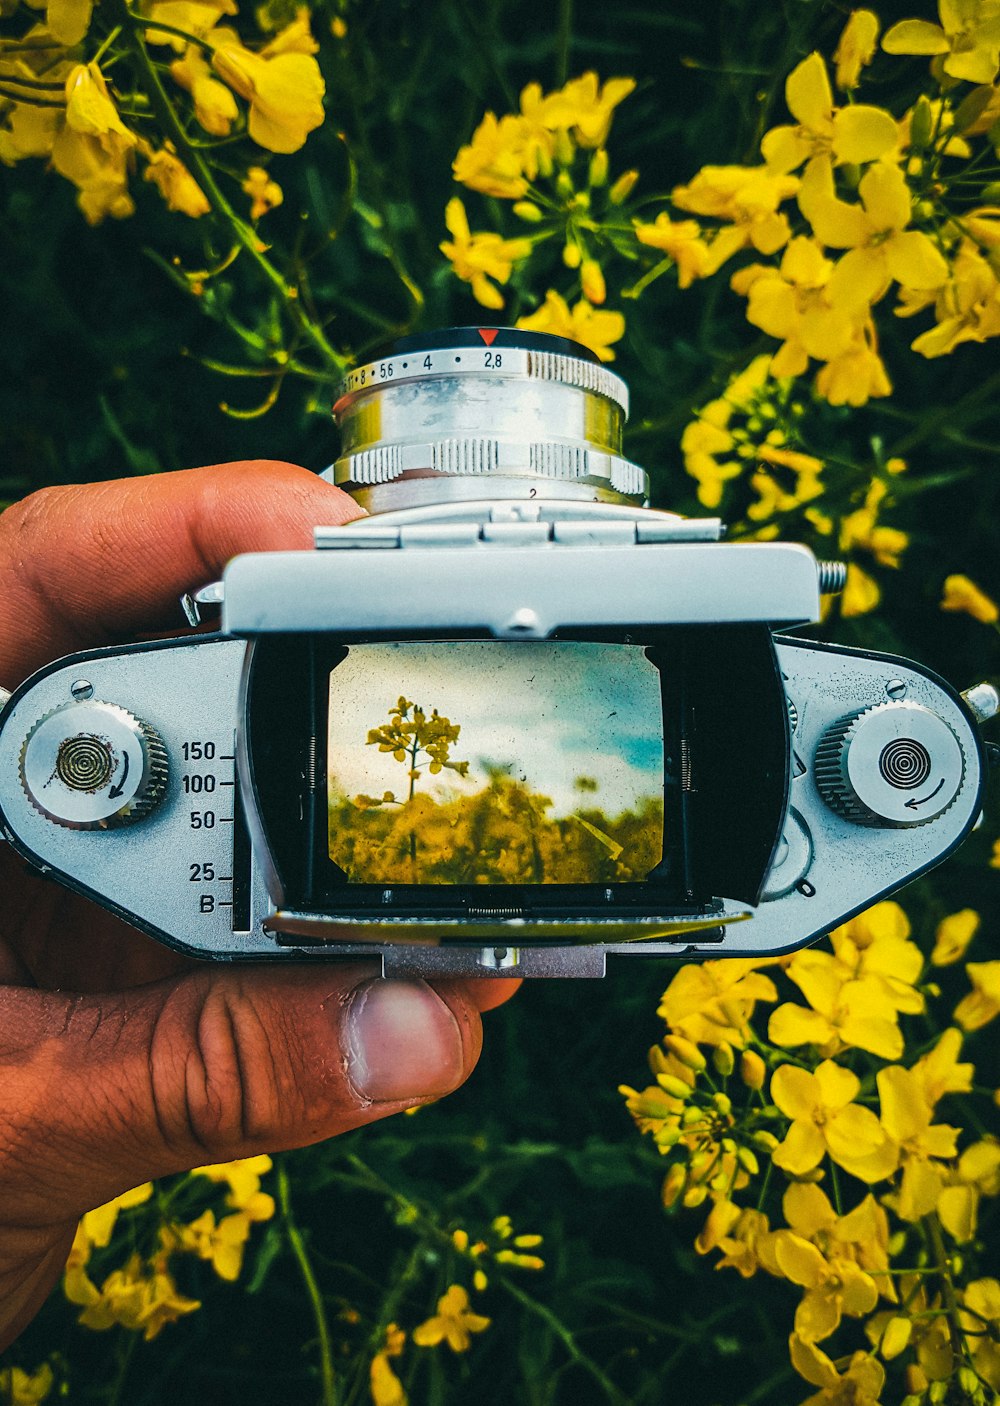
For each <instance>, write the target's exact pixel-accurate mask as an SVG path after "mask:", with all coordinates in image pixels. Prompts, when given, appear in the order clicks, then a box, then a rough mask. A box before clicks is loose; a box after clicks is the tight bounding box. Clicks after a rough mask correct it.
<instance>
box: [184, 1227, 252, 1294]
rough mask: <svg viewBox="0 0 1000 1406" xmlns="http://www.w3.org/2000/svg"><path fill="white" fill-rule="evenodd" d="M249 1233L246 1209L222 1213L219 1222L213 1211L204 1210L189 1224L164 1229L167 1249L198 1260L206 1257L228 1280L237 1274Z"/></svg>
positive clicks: (237, 1275) (238, 1275) (221, 1276)
mask: <svg viewBox="0 0 1000 1406" xmlns="http://www.w3.org/2000/svg"><path fill="white" fill-rule="evenodd" d="M249 1236H250V1217H249V1216H248V1215H247V1214H246V1212H245V1211H236V1212H234V1214H233V1215H231V1216H223V1218H222V1220H220V1221H219V1223H218V1225H216V1223H215V1216H214V1215H213V1213H212V1212H211V1211H205V1212H204V1213H203V1214H202V1215H200V1216H199V1217H198V1219H197V1220H195V1221H192V1222H191V1224H190V1225H179V1226H171V1227H169V1229H166V1230H164V1232H163V1237H164V1245H165V1247H166V1248H167V1249H168V1250H171V1249H175V1248H176V1249H179V1250H188V1251H190V1252H191V1253H192V1254H195V1255H197V1256H198V1258H199V1259H202V1260H208V1261H209V1263H210V1264H211V1266H212V1268H213V1269H214V1270H215V1272H216V1274H217V1275H218V1276H219V1278H220V1279H227V1280H229V1281H230V1282H234V1281H235V1280H237V1279H238V1278H239V1277H240V1270H241V1269H242V1268H243V1251H244V1249H245V1247H246V1242H247V1240H248V1238H249Z"/></svg>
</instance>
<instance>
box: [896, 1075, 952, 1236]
mask: <svg viewBox="0 0 1000 1406" xmlns="http://www.w3.org/2000/svg"><path fill="white" fill-rule="evenodd" d="M876 1083H877V1084H878V1092H879V1100H880V1102H881V1107H882V1115H881V1122H882V1126H883V1128H884V1129H885V1130H886V1132H887V1133H888V1134H889V1136H890V1137H891V1138H892V1140H893V1142H894V1143H895V1144H896V1145H897V1148H898V1151H899V1157H900V1160H901V1161H902V1163H903V1180H902V1186H901V1188H900V1191H899V1194H898V1197H897V1198H896V1201H895V1205H896V1209H897V1211H898V1213H899V1215H900V1216H902V1218H903V1219H904V1220H908V1221H917V1220H920V1219H921V1217H923V1216H925V1215H928V1214H929V1213H930V1212H931V1211H932V1210H934V1208H935V1206H936V1205H937V1199H938V1196H939V1195H940V1193H941V1188H942V1186H943V1184H944V1179H943V1175H942V1172H941V1169H940V1168H938V1167H935V1166H933V1165H932V1164H931V1159H932V1158H947V1157H954V1156H955V1153H956V1145H955V1144H956V1139H957V1138H958V1134H959V1131H960V1130H959V1129H958V1128H953V1127H950V1126H949V1125H948V1124H947V1123H933V1122H932V1121H931V1120H932V1118H933V1116H934V1108H933V1105H932V1104H931V1103H929V1102H928V1100H927V1099H926V1097H925V1095H924V1087H923V1081H922V1080H921V1078H920V1076H919V1074H917V1072H916V1071H915V1070H912V1069H904V1068H903V1067H902V1066H901V1065H898V1064H894V1065H890V1066H889V1068H888V1069H882V1070H880V1071H879V1073H878V1075H877V1076H876Z"/></svg>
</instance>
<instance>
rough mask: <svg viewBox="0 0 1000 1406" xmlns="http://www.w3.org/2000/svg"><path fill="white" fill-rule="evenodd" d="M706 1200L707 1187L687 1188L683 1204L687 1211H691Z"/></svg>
mask: <svg viewBox="0 0 1000 1406" xmlns="http://www.w3.org/2000/svg"><path fill="white" fill-rule="evenodd" d="M707 1199H708V1187H707V1186H689V1187H688V1189H687V1191H685V1193H684V1198H683V1203H684V1205H685V1206H687V1208H688V1210H693V1209H694V1207H695V1206H700V1205H701V1204H702V1202H703V1201H705V1200H707Z"/></svg>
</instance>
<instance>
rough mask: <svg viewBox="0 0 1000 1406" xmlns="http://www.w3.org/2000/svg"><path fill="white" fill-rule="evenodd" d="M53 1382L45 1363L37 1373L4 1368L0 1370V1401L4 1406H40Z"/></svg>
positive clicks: (21, 1368)
mask: <svg viewBox="0 0 1000 1406" xmlns="http://www.w3.org/2000/svg"><path fill="white" fill-rule="evenodd" d="M54 1381H55V1378H54V1376H53V1373H52V1368H51V1367H50V1366H49V1364H48V1363H47V1362H43V1363H42V1365H41V1366H40V1367H39V1368H38V1370H37V1372H26V1371H25V1370H24V1368H23V1367H4V1368H2V1369H0V1400H2V1401H3V1402H4V1403H5V1406H40V1403H41V1402H43V1401H44V1400H45V1399H46V1398H47V1396H48V1394H49V1392H50V1391H51V1390H52V1385H53V1382H54Z"/></svg>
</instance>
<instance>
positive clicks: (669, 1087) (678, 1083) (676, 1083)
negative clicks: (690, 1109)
mask: <svg viewBox="0 0 1000 1406" xmlns="http://www.w3.org/2000/svg"><path fill="white" fill-rule="evenodd" d="M656 1082H657V1083H658V1084H659V1086H660V1088H661V1089H662V1090H663V1092H664V1093H666V1094H670V1096H671V1098H683V1099H688V1098H690V1097H691V1088H690V1085H688V1084H685V1082H684V1080H683V1079H678V1077H677V1075H676V1074H657V1076H656Z"/></svg>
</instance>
